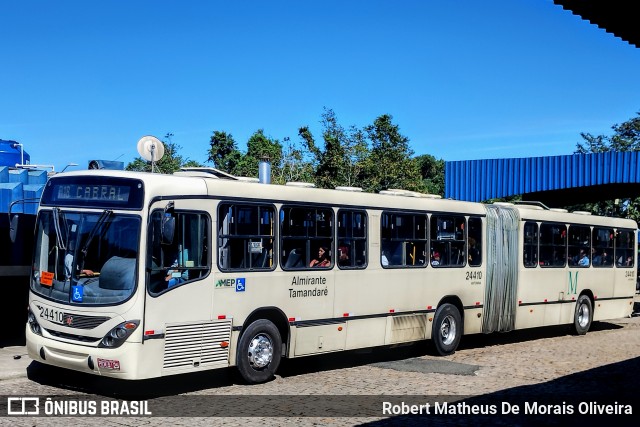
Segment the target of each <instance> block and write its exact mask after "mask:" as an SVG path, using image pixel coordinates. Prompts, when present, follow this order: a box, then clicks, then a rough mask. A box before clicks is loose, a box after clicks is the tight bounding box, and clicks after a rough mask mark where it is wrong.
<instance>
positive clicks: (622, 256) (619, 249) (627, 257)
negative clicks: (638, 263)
mask: <svg viewBox="0 0 640 427" xmlns="http://www.w3.org/2000/svg"><path fill="white" fill-rule="evenodd" d="M634 247H635V237H634V232H633V231H632V230H620V229H619V230H617V231H616V240H615V262H616V267H622V268H627V267H633V266H634V257H635V254H634Z"/></svg>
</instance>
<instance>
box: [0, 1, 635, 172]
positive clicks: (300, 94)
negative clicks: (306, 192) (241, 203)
mask: <svg viewBox="0 0 640 427" xmlns="http://www.w3.org/2000/svg"><path fill="white" fill-rule="evenodd" d="M0 53H1V56H0V57H1V58H2V65H0V99H1V102H0V139H5V140H7V139H8V140H16V141H18V142H21V143H23V144H24V148H25V151H27V152H28V153H29V154H30V155H31V163H35V164H53V165H54V166H55V169H56V171H59V170H61V169H62V168H63V167H64V166H65V165H66V164H68V163H71V162H73V163H78V164H79V165H80V166H79V167H77V168H76V169H82V168H86V165H87V163H88V161H89V160H90V159H103V160H115V159H117V160H120V161H124V162H125V163H128V162H130V161H132V160H133V159H134V158H135V157H137V156H138V154H137V151H136V143H137V141H138V140H139V139H140V138H141V137H142V136H145V135H155V136H158V137H160V138H162V137H163V136H164V135H165V134H166V133H168V132H171V133H173V134H174V136H173V142H175V143H176V144H178V145H180V146H182V150H181V154H182V155H183V156H184V157H187V158H189V159H192V160H197V161H199V162H204V161H205V160H206V158H207V154H206V153H207V150H208V148H209V138H210V136H211V134H212V132H213V131H214V130H222V131H226V132H229V133H231V134H232V135H233V136H234V138H235V139H236V141H237V142H238V146H239V148H241V149H245V148H246V141H247V139H248V138H249V136H250V135H251V134H252V133H253V132H254V131H256V130H257V129H264V131H265V133H266V134H267V135H269V136H271V137H273V138H276V139H279V140H281V141H282V140H283V139H284V138H285V137H290V138H291V139H292V140H295V141H298V136H297V130H298V128H299V127H300V126H304V125H308V126H309V127H310V128H311V130H312V132H313V133H314V135H315V136H316V138H317V139H320V132H321V125H320V116H321V114H322V113H323V108H324V107H326V108H331V109H333V110H334V112H335V113H336V115H337V117H338V120H339V123H340V124H341V125H343V126H344V127H345V128H346V127H349V126H351V125H355V126H358V127H363V126H366V125H368V124H370V123H372V122H373V120H374V119H375V118H376V117H377V116H379V115H381V114H391V115H392V116H393V118H394V122H395V123H396V124H397V125H399V127H400V131H401V132H402V133H403V134H404V135H406V136H407V137H409V139H410V145H411V148H412V149H413V150H414V151H415V153H416V154H432V155H434V156H435V157H437V158H442V159H445V160H468V159H481V158H501V157H526V156H541V155H561V154H570V153H572V152H573V151H574V150H575V145H576V143H577V142H578V141H580V140H581V138H580V132H590V133H593V134H610V133H611V126H612V125H614V124H616V123H621V122H624V121H626V120H628V119H630V118H632V117H634V116H635V115H636V113H637V112H638V111H640V85H639V84H638V75H640V74H639V71H640V49H637V48H635V47H634V46H632V45H629V44H628V43H626V42H624V41H622V40H621V39H618V38H616V37H614V36H613V35H611V34H609V33H607V32H605V31H604V30H602V29H599V28H598V27H596V26H595V25H592V24H590V23H588V22H585V21H583V20H581V19H580V18H579V17H577V16H574V15H572V14H571V12H568V11H565V10H563V9H562V8H561V7H560V6H556V5H554V4H553V2H552V0H483V1H477V0H458V1H444V0H441V1H432V0H422V1H420V0H415V1H409V0H406V1H391V0H369V1H364V0H360V1H348V0H342V1H332V0H323V1H278V0H271V1H268V2H266V1H244V2H230V1H181V2H178V1H167V0H153V1H86V0H83V1H66V0H61V1H57V2H52V1H45V0H41V1H35V0H21V1H9V0H0Z"/></svg>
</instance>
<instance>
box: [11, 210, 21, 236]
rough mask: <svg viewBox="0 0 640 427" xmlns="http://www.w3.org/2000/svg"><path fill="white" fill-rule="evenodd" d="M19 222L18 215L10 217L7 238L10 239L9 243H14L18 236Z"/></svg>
mask: <svg viewBox="0 0 640 427" xmlns="http://www.w3.org/2000/svg"><path fill="white" fill-rule="evenodd" d="M19 220H20V215H18V214H15V215H13V216H12V217H11V220H10V224H9V238H10V239H11V243H15V242H16V238H17V236H18V221H19Z"/></svg>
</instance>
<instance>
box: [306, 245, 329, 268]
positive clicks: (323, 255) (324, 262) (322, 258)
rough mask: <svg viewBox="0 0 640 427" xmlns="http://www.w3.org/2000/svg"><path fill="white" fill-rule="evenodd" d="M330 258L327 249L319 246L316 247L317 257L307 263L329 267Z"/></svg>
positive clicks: (313, 265) (310, 265) (311, 265)
mask: <svg viewBox="0 0 640 427" xmlns="http://www.w3.org/2000/svg"><path fill="white" fill-rule="evenodd" d="M330 265H331V260H330V259H329V249H327V248H325V247H323V246H320V247H319V248H318V257H317V258H316V259H312V260H311V262H310V263H309V267H329V266H330Z"/></svg>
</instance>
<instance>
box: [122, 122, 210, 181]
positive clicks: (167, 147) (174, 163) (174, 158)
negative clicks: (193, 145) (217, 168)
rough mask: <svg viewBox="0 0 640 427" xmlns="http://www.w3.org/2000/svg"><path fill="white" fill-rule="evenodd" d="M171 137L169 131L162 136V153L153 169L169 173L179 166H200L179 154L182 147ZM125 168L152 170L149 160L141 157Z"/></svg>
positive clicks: (178, 168)
mask: <svg viewBox="0 0 640 427" xmlns="http://www.w3.org/2000/svg"><path fill="white" fill-rule="evenodd" d="M172 138H173V134H172V133H170V132H168V133H167V134H166V135H165V136H164V140H162V143H163V145H164V155H163V156H162V158H161V159H160V160H158V161H157V162H155V171H158V172H160V173H164V174H171V173H174V172H176V171H178V170H180V168H181V167H185V166H202V165H201V164H199V163H198V162H196V161H193V160H189V159H185V158H183V157H182V156H181V155H179V154H178V151H179V150H181V149H182V147H181V146H179V145H178V144H176V143H174V142H173V141H172ZM125 169H126V170H128V171H138V172H152V171H151V162H148V161H146V160H144V159H142V158H141V157H136V158H135V159H134V160H133V161H132V162H131V163H129V164H128V165H127V166H126V168H125Z"/></svg>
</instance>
